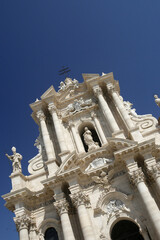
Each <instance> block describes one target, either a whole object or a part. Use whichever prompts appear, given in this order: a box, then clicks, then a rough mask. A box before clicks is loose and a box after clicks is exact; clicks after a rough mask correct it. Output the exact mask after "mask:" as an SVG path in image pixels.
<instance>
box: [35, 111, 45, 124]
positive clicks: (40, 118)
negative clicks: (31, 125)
mask: <svg viewBox="0 0 160 240" xmlns="http://www.w3.org/2000/svg"><path fill="white" fill-rule="evenodd" d="M37 118H38V119H39V120H40V121H45V119H46V117H45V115H44V112H43V111H42V110H40V111H38V112H37Z"/></svg>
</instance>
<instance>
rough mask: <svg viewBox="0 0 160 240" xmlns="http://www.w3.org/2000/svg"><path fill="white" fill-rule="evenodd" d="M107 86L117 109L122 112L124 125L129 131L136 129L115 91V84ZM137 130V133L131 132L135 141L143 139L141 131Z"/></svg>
mask: <svg viewBox="0 0 160 240" xmlns="http://www.w3.org/2000/svg"><path fill="white" fill-rule="evenodd" d="M106 86H107V89H108V91H109V93H110V94H111V96H112V98H113V101H114V103H115V105H116V107H117V108H118V110H119V111H120V113H121V116H122V118H123V120H124V123H125V124H126V125H127V127H128V129H129V130H133V129H135V128H136V126H135V124H134V123H133V122H132V120H131V119H130V116H129V114H128V112H127V111H126V108H125V107H124V104H123V102H122V100H121V99H120V98H119V95H118V93H117V91H116V90H115V88H114V86H113V84H111V83H110V84H106ZM135 130H136V133H135V131H134V132H131V135H132V138H133V140H137V139H138V140H139V139H142V134H141V133H140V131H139V129H137V128H136V129H135Z"/></svg>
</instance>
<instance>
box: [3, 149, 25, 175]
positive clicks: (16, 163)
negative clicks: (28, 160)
mask: <svg viewBox="0 0 160 240" xmlns="http://www.w3.org/2000/svg"><path fill="white" fill-rule="evenodd" d="M12 152H13V155H11V156H9V155H8V154H7V153H6V156H7V158H8V159H9V160H11V161H12V167H13V173H14V172H22V167H21V160H22V155H21V154H20V153H17V152H16V148H15V147H12Z"/></svg>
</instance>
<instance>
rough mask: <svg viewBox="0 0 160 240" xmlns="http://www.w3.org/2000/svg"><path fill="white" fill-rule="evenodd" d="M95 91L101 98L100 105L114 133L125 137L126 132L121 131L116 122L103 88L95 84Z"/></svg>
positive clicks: (99, 98)
mask: <svg viewBox="0 0 160 240" xmlns="http://www.w3.org/2000/svg"><path fill="white" fill-rule="evenodd" d="M93 92H94V94H95V96H96V97H97V98H98V100H99V105H100V107H101V109H102V112H103V114H104V116H105V118H106V120H107V123H108V124H109V126H110V129H111V131H112V133H113V134H114V135H115V134H116V136H117V135H118V137H120V138H125V136H124V133H123V132H121V131H120V129H119V127H118V124H117V123H116V121H115V119H114V117H113V114H112V112H111V110H110V108H109V106H108V104H107V102H106V100H105V99H104V97H103V93H102V89H101V88H100V87H99V86H94V87H93Z"/></svg>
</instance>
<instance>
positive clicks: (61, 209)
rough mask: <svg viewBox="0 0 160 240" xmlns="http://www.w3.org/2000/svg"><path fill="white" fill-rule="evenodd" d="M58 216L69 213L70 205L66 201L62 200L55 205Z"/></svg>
mask: <svg viewBox="0 0 160 240" xmlns="http://www.w3.org/2000/svg"><path fill="white" fill-rule="evenodd" d="M53 204H54V206H55V208H56V210H57V212H58V214H59V215H62V214H63V213H68V208H69V204H68V202H67V200H66V199H61V200H59V201H56V202H54V203H53Z"/></svg>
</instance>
